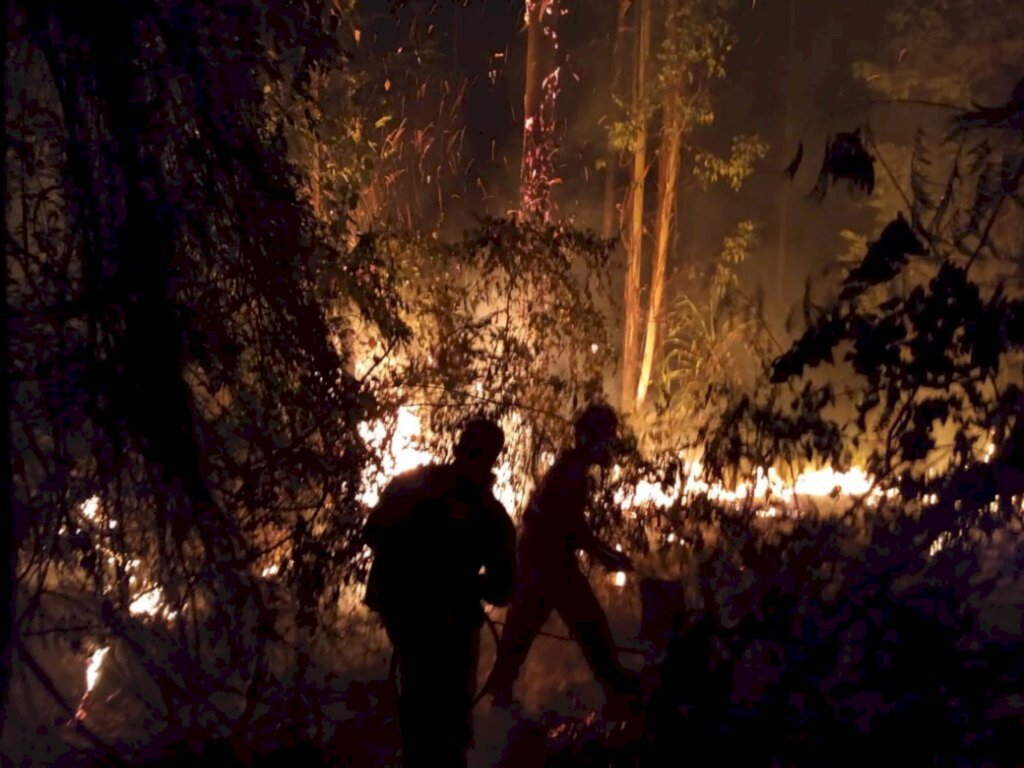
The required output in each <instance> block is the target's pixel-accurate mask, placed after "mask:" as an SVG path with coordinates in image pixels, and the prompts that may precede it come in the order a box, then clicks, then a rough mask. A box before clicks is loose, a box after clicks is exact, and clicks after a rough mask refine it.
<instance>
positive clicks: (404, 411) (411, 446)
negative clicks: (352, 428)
mask: <svg viewBox="0 0 1024 768" xmlns="http://www.w3.org/2000/svg"><path fill="white" fill-rule="evenodd" d="M422 433H423V428H422V425H421V424H420V419H419V416H418V415H417V414H416V411H415V409H413V408H411V407H409V406H404V405H403V406H402V407H401V408H399V409H398V417H397V421H396V424H395V429H394V432H393V433H392V434H391V435H390V439H389V436H388V426H387V424H386V423H384V422H383V421H378V422H374V423H366V422H364V423H363V424H360V425H359V434H360V435H361V436H362V438H363V440H365V441H366V444H367V446H368V447H369V448H370V449H371V450H372V451H374V452H375V453H377V455H379V456H380V457H381V463H380V466H379V467H378V466H376V465H374V466H372V467H370V468H369V469H368V470H367V473H366V474H365V475H364V476H363V492H362V494H361V496H360V500H361V501H362V502H363V503H364V504H366V505H367V506H370V507H372V506H374V505H375V504H376V503H377V502H378V501H380V494H381V491H383V490H384V486H385V485H386V484H387V482H388V481H389V480H390V479H391V478H393V477H395V476H396V475H400V474H402V473H403V472H408V471H409V470H410V469H415V468H416V467H420V466H423V465H424V464H429V463H430V462H431V461H433V460H434V456H433V455H432V454H431V453H430V452H429V451H427V450H425V449H424V448H423V444H422Z"/></svg>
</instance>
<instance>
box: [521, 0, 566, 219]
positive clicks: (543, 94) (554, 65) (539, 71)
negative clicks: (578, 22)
mask: <svg viewBox="0 0 1024 768" xmlns="http://www.w3.org/2000/svg"><path fill="white" fill-rule="evenodd" d="M557 21H558V0H526V83H525V86H524V91H523V160H522V166H521V174H520V182H519V193H520V198H521V199H520V204H519V208H520V210H521V211H522V213H523V214H524V215H526V216H536V217H539V218H541V219H543V220H545V221H546V220H547V218H548V216H550V214H551V182H552V177H553V176H554V160H555V141H554V138H555V136H554V134H555V130H554V129H555V103H556V102H557V100H558V77H559V67H558V36H557Z"/></svg>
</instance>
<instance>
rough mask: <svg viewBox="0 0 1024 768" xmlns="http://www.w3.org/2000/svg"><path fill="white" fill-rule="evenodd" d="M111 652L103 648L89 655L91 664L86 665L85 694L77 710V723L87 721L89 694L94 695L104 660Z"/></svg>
mask: <svg viewBox="0 0 1024 768" xmlns="http://www.w3.org/2000/svg"><path fill="white" fill-rule="evenodd" d="M109 652H110V649H109V648H106V647H103V646H101V647H99V648H97V649H96V650H94V651H93V652H92V653H91V654H90V655H89V662H88V663H87V664H86V665H85V693H83V694H82V698H81V700H80V701H79V702H78V709H77V710H75V720H76V721H81V720H84V719H85V714H86V713H85V705H86V703H87V702H88V700H89V694H90V693H92V690H93V688H95V687H96V683H98V682H99V679H100V670H101V669H102V668H103V660H104V659H106V658H107V653H109Z"/></svg>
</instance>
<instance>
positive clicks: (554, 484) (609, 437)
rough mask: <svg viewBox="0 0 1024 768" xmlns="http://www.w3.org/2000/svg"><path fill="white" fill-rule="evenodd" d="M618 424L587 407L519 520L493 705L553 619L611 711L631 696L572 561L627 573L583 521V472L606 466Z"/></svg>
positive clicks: (629, 679) (628, 676) (491, 688)
mask: <svg viewBox="0 0 1024 768" xmlns="http://www.w3.org/2000/svg"><path fill="white" fill-rule="evenodd" d="M617 428H618V418H617V417H616V415H615V411H614V410H612V409H611V408H610V407H608V406H606V405H591V406H589V407H588V408H586V409H585V410H584V411H583V412H582V413H581V414H580V415H579V417H578V418H577V420H576V422H575V438H576V440H575V445H574V446H572V447H570V448H568V449H566V450H563V451H562V452H561V453H560V454H559V455H558V457H557V458H556V459H555V463H554V464H553V465H552V467H551V469H550V470H549V471H548V473H547V475H546V476H545V478H544V479H543V481H542V482H541V484H540V486H539V487H538V489H537V490H536V492H535V493H534V495H533V497H532V498H531V500H530V503H529V505H528V506H527V509H526V512H525V513H524V516H523V528H522V533H521V535H520V539H519V581H518V584H517V587H516V591H515V595H514V596H513V598H512V603H511V605H510V606H509V609H508V613H507V616H506V618H505V626H504V629H503V631H502V634H501V639H500V641H499V643H498V659H497V661H496V663H495V667H494V670H493V671H492V673H491V676H490V678H489V679H488V681H487V684H486V688H485V689H486V690H487V691H488V692H489V693H490V694H491V695H492V696H493V699H494V702H495V704H498V705H502V704H507V703H509V702H510V701H511V700H512V688H513V686H514V684H515V681H516V678H517V677H518V676H519V670H520V668H521V667H522V665H523V662H524V661H525V660H526V657H527V655H528V653H529V650H530V646H531V644H532V643H533V640H534V638H535V637H536V636H537V634H538V633H539V632H540V630H541V628H542V627H543V626H544V623H545V622H546V621H547V619H548V617H549V616H550V615H551V612H552V611H557V612H558V614H559V616H561V618H562V620H563V621H564V622H565V623H566V625H567V626H568V627H569V631H570V632H571V634H572V636H573V638H574V639H575V640H576V642H577V643H579V645H580V648H581V649H582V651H583V655H584V657H585V658H586V660H587V662H588V663H589V665H590V668H591V670H592V671H593V672H594V676H595V677H596V678H597V680H598V682H600V683H601V685H602V687H603V688H604V690H605V696H606V699H607V701H608V702H609V703H610V704H612V705H613V706H614V705H615V704H617V703H622V702H628V701H629V700H630V697H631V696H632V695H633V694H635V693H636V689H637V681H636V677H635V675H634V674H633V673H631V672H629V671H628V670H626V669H625V668H623V667H622V665H621V664H620V663H619V659H618V649H617V647H616V645H615V640H614V637H613V636H612V632H611V628H610V627H609V626H608V619H607V618H606V616H605V613H604V610H603V609H602V608H601V605H600V603H599V602H598V601H597V597H596V596H595V595H594V591H593V590H592V589H591V587H590V583H589V582H588V581H587V577H586V576H585V575H584V574H583V573H582V572H581V571H580V568H579V563H578V561H577V557H576V553H577V551H578V550H582V551H583V552H586V553H587V554H589V555H590V556H591V557H593V558H594V559H595V560H596V561H597V562H599V563H600V564H601V565H602V566H604V567H605V568H607V569H608V570H612V571H622V570H629V569H630V568H631V564H630V562H629V559H628V558H627V557H626V556H625V555H623V554H622V553H621V552H618V551H616V550H615V549H613V548H612V547H610V546H609V545H607V544H606V543H604V542H603V541H601V540H600V539H598V538H597V536H596V535H595V534H594V533H593V531H592V530H591V528H590V526H589V525H588V524H587V520H586V517H585V511H586V508H587V506H588V504H589V502H590V498H591V493H592V486H591V478H590V469H591V468H592V467H595V466H599V467H608V466H609V465H610V464H611V458H612V447H613V446H614V444H615V441H616V431H617Z"/></svg>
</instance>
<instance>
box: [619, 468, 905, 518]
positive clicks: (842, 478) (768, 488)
mask: <svg viewBox="0 0 1024 768" xmlns="http://www.w3.org/2000/svg"><path fill="white" fill-rule="evenodd" d="M615 472H616V473H621V468H619V467H616V468H615ZM703 475H704V467H703V465H702V464H701V462H700V461H693V462H690V463H689V464H688V466H687V471H686V473H685V477H683V478H681V479H679V480H677V481H676V484H675V485H674V486H670V487H666V486H665V485H663V484H662V483H658V482H654V481H650V480H641V481H640V482H638V483H637V485H636V488H635V490H634V491H632V492H631V493H627V492H626V491H625V490H620V491H619V492H618V493H617V495H616V497H615V502H616V503H617V504H619V505H621V506H622V508H623V509H625V510H633V509H636V508H638V507H645V506H654V507H659V508H662V509H664V508H666V507H670V506H672V505H673V504H675V503H676V502H677V501H679V500H680V499H683V500H686V499H690V498H693V497H696V496H707V498H709V499H711V500H712V501H717V502H722V503H728V504H737V503H744V502H748V501H752V502H754V503H755V504H757V505H758V510H757V512H758V516H759V517H775V516H777V515H778V514H779V509H778V506H777V505H779V504H781V505H783V506H790V505H792V504H793V501H794V499H795V498H796V497H798V496H809V497H816V498H825V497H828V496H832V495H834V494H836V495H840V496H847V497H850V496H853V497H862V496H866V497H867V501H868V503H869V504H877V503H878V501H880V500H881V499H882V498H883V497H884V498H892V497H893V496H894V495H895V494H896V491H895V490H891V489H890V490H883V489H880V488H878V487H877V486H876V484H875V481H874V479H873V478H872V477H871V476H869V475H868V474H867V473H866V472H865V471H864V470H863V469H862V468H860V467H852V468H851V469H850V470H849V471H847V472H837V471H836V470H835V469H833V468H832V467H821V468H817V469H805V470H804V471H802V472H801V473H800V474H799V475H797V477H796V478H795V480H794V481H793V482H792V483H788V482H786V481H785V480H784V479H783V478H782V477H781V476H780V475H779V474H778V472H776V470H775V468H774V467H769V468H768V469H767V471H766V470H765V469H763V468H760V467H759V468H758V469H757V470H756V471H755V473H754V478H753V481H752V482H747V481H741V482H739V483H737V484H736V485H735V486H734V487H732V488H730V487H727V486H725V485H723V484H722V483H719V482H714V483H709V482H708V481H707V480H705V479H703Z"/></svg>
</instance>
